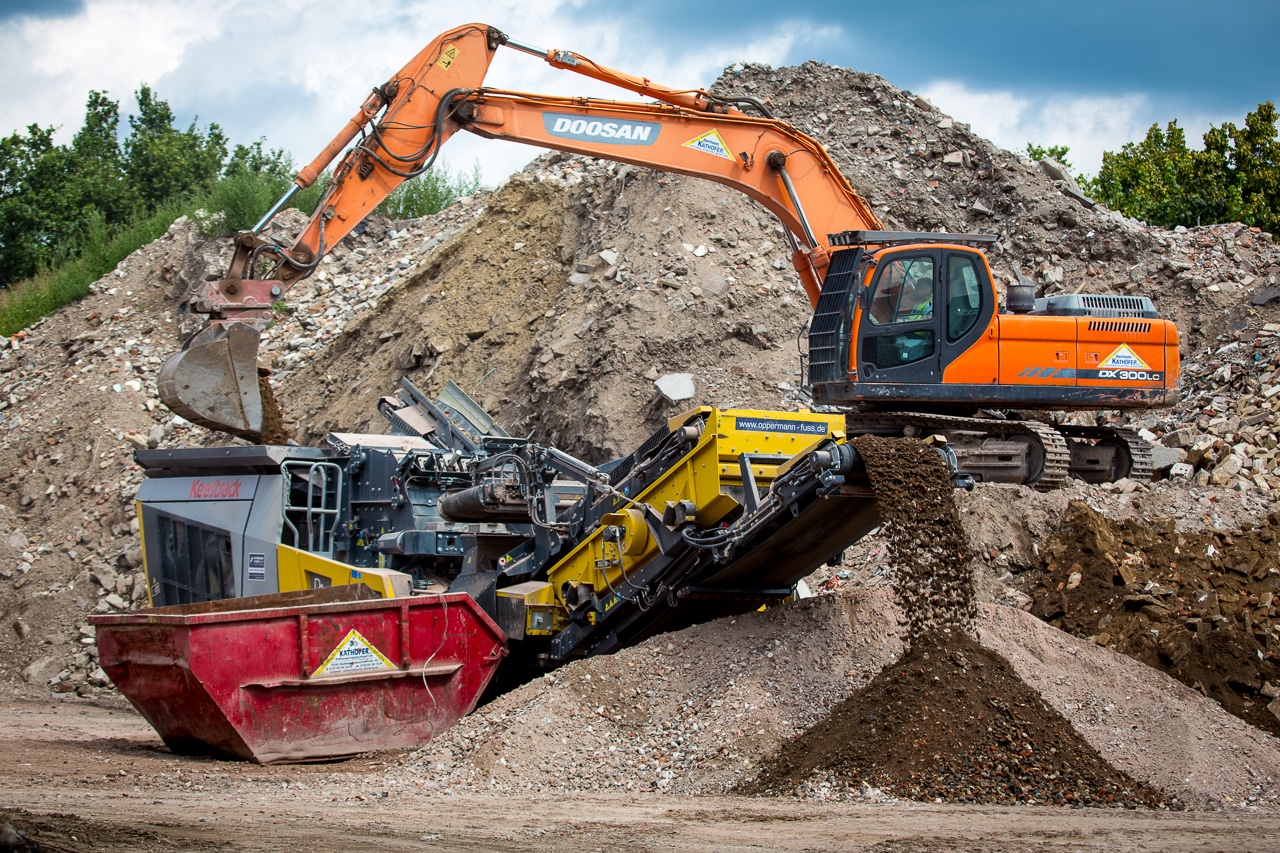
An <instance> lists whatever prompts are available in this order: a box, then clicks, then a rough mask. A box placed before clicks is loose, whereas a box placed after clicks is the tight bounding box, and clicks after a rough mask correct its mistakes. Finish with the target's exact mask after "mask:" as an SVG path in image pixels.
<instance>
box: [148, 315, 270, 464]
mask: <svg viewBox="0 0 1280 853" xmlns="http://www.w3.org/2000/svg"><path fill="white" fill-rule="evenodd" d="M261 337H262V335H261V333H260V332H259V331H258V329H257V328H256V327H255V326H253V325H252V324H249V323H243V322H237V323H219V324H215V325H212V326H209V327H208V328H207V329H205V330H204V331H202V332H200V333H199V334H198V335H196V336H195V337H194V338H192V339H191V341H190V342H188V344H187V346H186V347H185V348H183V350H182V351H181V352H179V353H177V354H175V355H173V356H170V358H169V360H168V361H166V362H165V363H164V365H163V366H162V367H161V368H160V373H159V376H158V377H157V383H156V384H157V385H158V386H159V391H160V400H161V402H163V403H164V404H165V405H166V406H168V407H169V408H170V409H172V410H173V412H174V413H175V414H178V415H181V416H182V417H184V418H186V419H187V420H189V421H191V422H192V423H197V424H200V425H201V426H205V427H208V428H209V429H213V430H219V431H221V432H229V433H231V434H233V435H237V436H239V437H241V438H244V439H247V440H249V441H252V442H254V443H258V442H260V441H261V440H262V411H263V406H262V391H261V389H260V386H259V378H258V344H259V341H260V340H261Z"/></svg>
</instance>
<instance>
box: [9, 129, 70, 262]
mask: <svg viewBox="0 0 1280 853" xmlns="http://www.w3.org/2000/svg"><path fill="white" fill-rule="evenodd" d="M53 134H54V128H51V127H49V128H42V127H40V126H39V125H35V124H33V125H31V126H29V127H28V128H27V132H26V133H25V134H22V133H14V134H12V135H10V136H8V137H6V138H4V139H0V285H4V286H8V285H9V284H12V283H13V282H15V281H19V280H21V279H23V278H26V277H28V276H31V275H33V274H34V273H35V272H36V271H37V270H38V269H40V267H41V266H43V265H48V264H50V263H53V262H55V261H56V260H59V259H60V258H61V257H63V256H64V255H65V253H66V252H67V251H68V249H69V248H70V243H71V242H73V241H74V239H75V236H76V232H77V231H78V230H79V229H80V228H82V227H83V223H82V221H81V210H80V207H79V204H78V203H77V198H76V193H75V191H74V186H73V185H71V184H70V183H69V181H68V176H69V175H70V173H71V172H72V169H71V165H72V160H71V157H70V156H69V153H68V151H67V150H66V149H65V148H62V147H60V146H57V145H54V143H53Z"/></svg>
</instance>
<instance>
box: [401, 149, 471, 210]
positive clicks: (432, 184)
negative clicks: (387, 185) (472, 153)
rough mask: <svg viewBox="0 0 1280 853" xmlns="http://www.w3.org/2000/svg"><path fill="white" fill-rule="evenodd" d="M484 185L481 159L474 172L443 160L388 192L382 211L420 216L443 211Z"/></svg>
mask: <svg viewBox="0 0 1280 853" xmlns="http://www.w3.org/2000/svg"><path fill="white" fill-rule="evenodd" d="M479 189H480V163H479V162H476V163H473V164H472V166H471V171H470V172H462V171H459V172H456V173H455V172H453V171H451V170H450V169H449V166H448V165H447V164H446V163H444V162H443V161H441V162H439V163H437V164H436V165H435V166H433V167H431V169H429V170H428V171H426V172H423V173H422V174H421V175H419V176H418V177H416V178H413V179H412V180H408V181H405V182H404V183H403V184H401V185H400V186H398V187H396V188H395V189H394V190H393V191H392V192H391V195H389V196H387V197H386V198H385V199H384V200H383V202H382V204H380V205H378V211H379V212H381V213H382V214H383V215H385V216H387V217H389V218H391V219H416V218H417V217H419V216H428V215H430V214H432V213H439V212H440V211H442V210H444V209H445V208H446V207H448V206H449V205H451V204H453V203H454V202H455V201H457V200H458V199H460V198H462V197H463V196H468V195H475V193H476V191H477V190H479Z"/></svg>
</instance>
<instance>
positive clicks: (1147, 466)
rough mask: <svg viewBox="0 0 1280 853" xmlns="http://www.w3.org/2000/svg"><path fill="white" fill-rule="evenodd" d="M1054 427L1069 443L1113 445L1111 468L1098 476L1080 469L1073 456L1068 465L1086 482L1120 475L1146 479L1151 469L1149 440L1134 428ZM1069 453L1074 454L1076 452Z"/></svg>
mask: <svg viewBox="0 0 1280 853" xmlns="http://www.w3.org/2000/svg"><path fill="white" fill-rule="evenodd" d="M1056 429H1057V431H1058V432H1060V433H1062V434H1063V435H1065V436H1066V437H1067V439H1068V440H1070V441H1072V442H1073V443H1074V442H1077V441H1081V442H1088V443H1091V444H1092V443H1097V444H1101V445H1105V446H1113V447H1115V448H1116V449H1117V451H1118V453H1117V457H1116V459H1115V460H1114V462H1113V465H1112V468H1111V470H1109V471H1108V472H1107V473H1106V475H1105V476H1102V477H1098V476H1093V477H1091V476H1089V472H1088V471H1087V470H1082V469H1083V466H1082V465H1081V464H1080V463H1079V459H1077V460H1075V461H1074V462H1073V464H1072V466H1071V473H1072V474H1073V475H1076V476H1079V477H1080V478H1081V479H1084V480H1087V481H1090V482H1110V481H1113V480H1119V479H1123V478H1128V479H1130V480H1141V481H1146V480H1150V479H1151V477H1152V475H1153V474H1154V473H1155V462H1154V460H1153V458H1152V454H1151V444H1150V442H1148V441H1146V440H1145V439H1143V438H1141V437H1140V436H1139V435H1138V433H1137V432H1135V431H1134V430H1131V429H1117V428H1115V427H1097V426H1094V427H1091V426H1075V425H1068V424H1060V425H1059V426H1058V427H1057V428H1056ZM1073 455H1075V456H1077V457H1078V456H1079V455H1080V454H1078V453H1077V454H1073Z"/></svg>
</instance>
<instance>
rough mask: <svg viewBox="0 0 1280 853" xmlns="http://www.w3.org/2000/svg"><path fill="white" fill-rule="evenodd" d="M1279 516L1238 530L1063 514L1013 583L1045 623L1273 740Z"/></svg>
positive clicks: (1279, 730)
mask: <svg viewBox="0 0 1280 853" xmlns="http://www.w3.org/2000/svg"><path fill="white" fill-rule="evenodd" d="M1278 537H1280V514H1273V515H1272V516H1271V518H1269V519H1266V520H1264V522H1263V523H1262V524H1261V525H1260V526H1258V527H1256V528H1254V529H1248V530H1238V531H1233V532H1227V531H1222V530H1218V531H1206V532H1203V533H1199V534H1193V533H1184V532H1179V531H1178V530H1177V528H1176V526H1175V524H1174V522H1173V520H1172V519H1148V520H1142V521H1139V520H1133V521H1126V522H1115V521H1111V520H1109V519H1107V518H1104V517H1102V516H1101V515H1099V514H1098V513H1097V512H1095V511H1094V510H1093V509H1091V508H1090V507H1089V506H1088V505H1087V504H1085V503H1083V502H1080V501H1076V502H1072V504H1071V505H1070V506H1069V507H1068V509H1067V512H1066V514H1065V516H1064V517H1063V519H1062V521H1061V525H1060V527H1059V528H1058V530H1057V531H1056V532H1055V533H1054V535H1053V536H1052V538H1050V539H1049V541H1048V543H1047V545H1046V546H1045V547H1044V548H1043V550H1042V562H1041V564H1040V565H1039V567H1037V569H1035V570H1033V571H1031V572H1028V573H1027V574H1026V575H1025V576H1024V577H1023V579H1022V585H1023V586H1024V588H1025V589H1026V590H1027V591H1028V592H1029V593H1030V595H1031V596H1032V598H1033V600H1034V603H1033V605H1032V608H1031V612H1032V613H1033V614H1035V615H1036V616H1038V617H1039V618H1041V619H1043V620H1045V621H1046V622H1048V623H1049V624H1051V625H1053V626H1055V627H1057V628H1061V629H1062V630H1064V631H1067V632H1069V633H1072V634H1075V635H1076V636H1080V637H1087V638H1089V639H1090V640H1093V641H1094V642H1096V643H1097V644H1098V645H1100V646H1106V647H1108V648H1111V649H1115V650H1116V651H1119V652H1123V653H1124V654H1127V655H1129V656H1131V657H1133V658H1136V659H1137V660H1140V661H1142V662H1143V663H1145V664H1147V665H1148V666H1151V667H1153V668H1155V669H1159V670H1161V671H1163V672H1167V673H1169V674H1170V675H1171V676H1173V677H1174V678H1177V679H1178V680H1179V681H1181V682H1182V683H1183V684H1186V685H1187V686H1189V687H1191V688H1193V689H1195V690H1199V691H1200V692H1201V693H1203V694H1204V695H1205V696H1208V697H1210V698H1212V699H1214V700H1216V701H1218V702H1219V703H1221V704H1222V706H1223V707H1224V708H1226V709H1227V710H1228V711H1230V712H1231V713H1233V714H1235V715H1236V716H1238V717H1240V718H1242V719H1244V720H1247V721H1248V722H1250V723H1252V724H1253V725H1255V726H1257V727H1258V728H1260V729H1263V730H1265V731H1269V732H1271V733H1272V734H1275V735H1280V699H1277V697H1280V666H1278V665H1277V662H1276V660H1275V658H1274V652H1275V650H1276V649H1277V648H1280V620H1277V619H1276V618H1275V614H1276V604H1278V603H1280V601H1278V600H1277V588H1280V553H1278V552H1277V538H1278Z"/></svg>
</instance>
